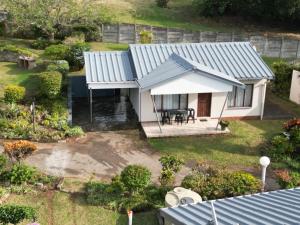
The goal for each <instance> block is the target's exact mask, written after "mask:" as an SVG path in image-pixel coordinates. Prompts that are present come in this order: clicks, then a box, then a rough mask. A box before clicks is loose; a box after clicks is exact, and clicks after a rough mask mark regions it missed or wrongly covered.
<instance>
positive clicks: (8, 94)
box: [4, 84, 25, 103]
mask: <svg viewBox="0 0 300 225" xmlns="http://www.w3.org/2000/svg"><path fill="white" fill-rule="evenodd" d="M24 97H25V88H24V87H21V86H18V85H12V84H11V85H7V86H6V87H5V88H4V101H5V102H7V103H16V102H19V101H21V100H22V99H23V98H24Z"/></svg>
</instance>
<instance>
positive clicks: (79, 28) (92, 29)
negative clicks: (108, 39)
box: [72, 24, 100, 41]
mask: <svg viewBox="0 0 300 225" xmlns="http://www.w3.org/2000/svg"><path fill="white" fill-rule="evenodd" d="M72 28H73V31H75V32H81V33H83V34H84V37H85V40H86V41H97V40H98V39H99V36H100V35H99V29H98V27H97V26H95V25H91V24H77V25H73V27H72Z"/></svg>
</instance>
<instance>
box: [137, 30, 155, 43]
mask: <svg viewBox="0 0 300 225" xmlns="http://www.w3.org/2000/svg"><path fill="white" fill-rule="evenodd" d="M152 39H153V34H152V32H151V31H147V30H142V31H141V32H140V42H141V43H142V44H150V43H152Z"/></svg>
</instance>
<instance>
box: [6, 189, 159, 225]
mask: <svg viewBox="0 0 300 225" xmlns="http://www.w3.org/2000/svg"><path fill="white" fill-rule="evenodd" d="M7 203H9V204H20V205H27V206H32V207H34V208H36V209H37V211H38V222H39V223H40V224H42V225H47V224H49V225H62V224H64V225H73V224H77V225H87V224H97V225H107V224H110V225H123V224H127V223H128V222H127V215H125V214H120V213H118V212H113V211H110V210H106V209H103V208H101V207H97V206H90V205H88V204H87V203H86V201H85V198H84V196H83V195H80V194H73V195H70V194H66V193H61V192H38V193H29V194H25V195H14V194H13V195H11V196H10V197H9V199H8V201H7ZM27 223H28V221H26V222H24V223H22V224H24V225H25V224H27ZM133 224H134V225H140V224H143V225H156V224H158V223H157V219H156V212H154V211H152V212H145V213H138V214H135V215H134V218H133Z"/></svg>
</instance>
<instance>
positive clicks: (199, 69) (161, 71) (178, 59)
mask: <svg viewBox="0 0 300 225" xmlns="http://www.w3.org/2000/svg"><path fill="white" fill-rule="evenodd" d="M187 72H195V73H197V74H202V75H208V76H211V77H213V78H216V79H221V80H224V81H227V82H230V83H231V84H234V85H237V86H243V84H242V83H240V82H239V81H238V80H236V79H235V78H234V77H230V76H228V75H226V74H224V73H222V72H219V71H217V70H213V69H211V68H209V67H207V66H204V65H201V64H199V63H197V62H193V61H191V60H188V59H186V58H184V57H182V56H179V55H177V54H175V53H172V54H171V55H170V57H169V58H168V59H167V60H166V61H165V62H164V63H162V64H161V65H159V66H158V67H157V68H155V69H154V70H153V71H152V72H150V73H149V74H148V75H147V76H144V77H143V78H141V79H139V80H138V83H139V85H140V87H141V88H142V89H144V90H148V89H149V88H151V87H153V86H155V85H158V84H160V83H161V82H165V81H167V80H169V79H172V78H175V77H177V76H179V75H183V74H186V73H187Z"/></svg>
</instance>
